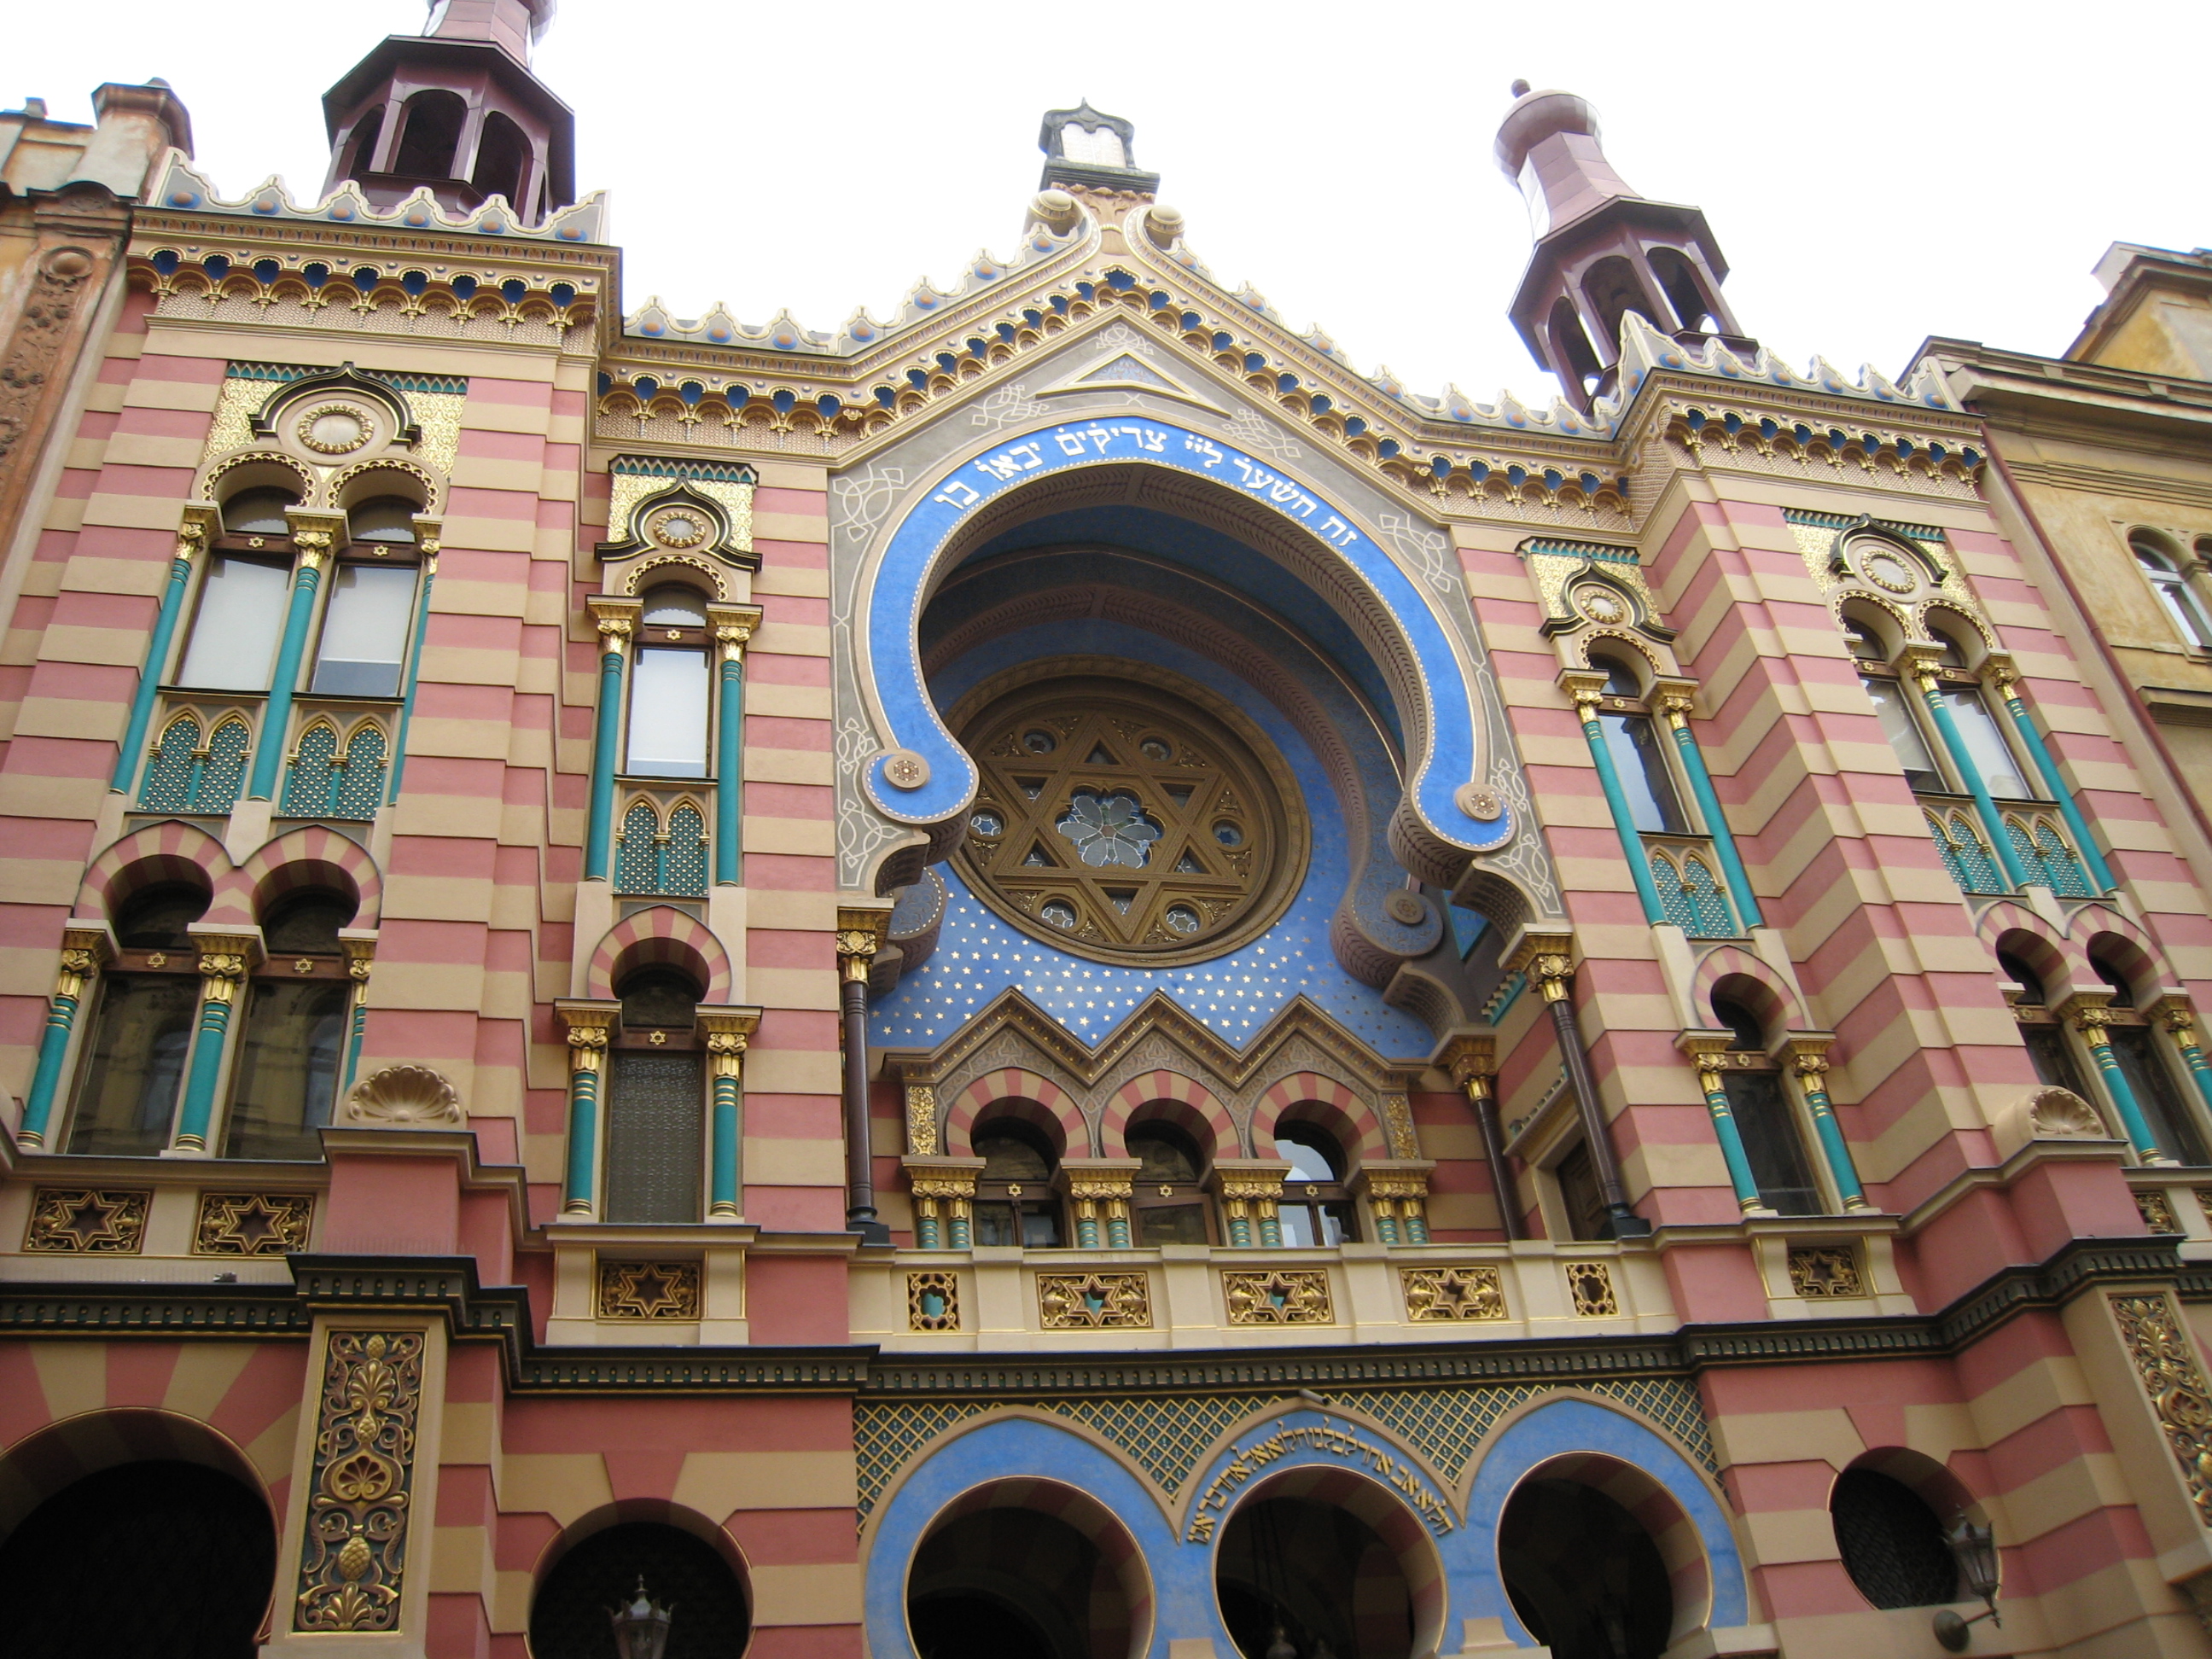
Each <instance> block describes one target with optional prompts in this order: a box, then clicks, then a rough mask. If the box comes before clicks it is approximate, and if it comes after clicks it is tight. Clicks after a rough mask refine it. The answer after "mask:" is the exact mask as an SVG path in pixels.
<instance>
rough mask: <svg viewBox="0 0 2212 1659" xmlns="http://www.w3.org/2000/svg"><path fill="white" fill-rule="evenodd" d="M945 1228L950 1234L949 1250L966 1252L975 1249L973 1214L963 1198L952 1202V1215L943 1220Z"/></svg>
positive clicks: (967, 1202)
mask: <svg viewBox="0 0 2212 1659" xmlns="http://www.w3.org/2000/svg"><path fill="white" fill-rule="evenodd" d="M945 1228H946V1231H948V1232H950V1233H951V1236H952V1237H951V1249H956V1250H966V1249H974V1248H975V1211H974V1210H972V1209H971V1208H969V1201H968V1200H966V1199H964V1198H956V1199H954V1200H952V1213H951V1215H949V1216H947V1217H946V1218H945Z"/></svg>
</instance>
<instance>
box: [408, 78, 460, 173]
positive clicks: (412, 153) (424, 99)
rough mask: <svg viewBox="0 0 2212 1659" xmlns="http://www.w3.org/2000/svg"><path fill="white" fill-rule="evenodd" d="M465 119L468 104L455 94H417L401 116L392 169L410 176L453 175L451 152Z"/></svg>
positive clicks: (436, 92)
mask: <svg viewBox="0 0 2212 1659" xmlns="http://www.w3.org/2000/svg"><path fill="white" fill-rule="evenodd" d="M468 118H469V106H467V105H466V104H465V103H464V102H462V101H461V97H460V94H458V93H452V92H445V91H431V92H418V93H416V94H415V95H414V96H413V97H412V98H410V99H409V100H407V108H406V110H405V112H404V113H403V115H402V117H401V120H402V122H403V124H404V125H401V127H400V129H399V154H398V155H397V156H396V157H394V158H393V161H392V171H393V172H394V173H402V174H404V175H405V176H406V177H407V178H410V179H450V178H452V177H453V152H454V151H455V150H456V149H459V147H460V142H461V128H462V127H463V126H464V125H465V124H466V123H467V121H468Z"/></svg>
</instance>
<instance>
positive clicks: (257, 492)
mask: <svg viewBox="0 0 2212 1659" xmlns="http://www.w3.org/2000/svg"><path fill="white" fill-rule="evenodd" d="M299 504H300V497H299V495H298V493H297V492H296V491H295V490H290V489H280V488H278V487H276V485H273V484H264V485H262V486H260V487H258V488H257V489H241V490H240V491H239V492H238V493H237V494H236V495H233V496H231V497H230V498H229V500H228V501H225V502H223V504H222V528H223V532H224V533H225V534H226V535H231V536H289V535H290V534H291V533H292V521H291V520H289V519H287V518H286V517H285V516H284V509H285V508H286V507H297V506H298V505H299Z"/></svg>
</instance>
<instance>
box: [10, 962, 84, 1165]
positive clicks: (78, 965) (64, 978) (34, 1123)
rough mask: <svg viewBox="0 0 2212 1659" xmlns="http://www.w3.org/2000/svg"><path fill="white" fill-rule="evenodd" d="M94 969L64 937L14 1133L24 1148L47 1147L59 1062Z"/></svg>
mask: <svg viewBox="0 0 2212 1659" xmlns="http://www.w3.org/2000/svg"><path fill="white" fill-rule="evenodd" d="M93 969H94V957H93V953H92V951H91V950H90V949H89V948H88V947H87V946H85V945H79V944H77V943H76V939H72V938H70V936H69V935H67V934H64V936H63V945H62V965H61V972H60V973H59V974H58V975H56V976H55V979H54V997H53V1001H52V1005H51V1006H48V1008H47V1010H46V1031H45V1034H44V1035H43V1036H40V1039H39V1065H38V1069H37V1070H36V1071H34V1072H33V1073H32V1074H31V1092H30V1093H29V1094H28V1095H27V1096H25V1097H24V1099H23V1125H22V1127H21V1128H20V1129H18V1130H17V1131H16V1132H15V1139H17V1140H19V1141H21V1143H22V1144H23V1145H24V1146H33V1147H37V1146H45V1145H46V1126H47V1125H48V1124H49V1123H50V1122H52V1120H53V1115H54V1102H55V1100H56V1098H57V1097H58V1096H59V1094H60V1092H61V1081H62V1061H63V1060H64V1059H65V1058H67V1057H68V1054H69V1042H70V1031H71V1030H74V1029H75V1028H76V1014H77V1010H78V1009H79V1008H80V1007H82V1006H83V999H84V987H85V985H86V983H87V982H88V981H89V980H90V979H91V977H92V974H93Z"/></svg>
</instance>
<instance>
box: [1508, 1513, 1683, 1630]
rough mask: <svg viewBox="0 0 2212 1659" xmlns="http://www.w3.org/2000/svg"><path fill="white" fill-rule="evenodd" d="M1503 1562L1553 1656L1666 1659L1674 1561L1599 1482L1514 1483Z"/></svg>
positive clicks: (1522, 1614) (1523, 1615)
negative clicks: (1669, 1562) (1669, 1561)
mask: <svg viewBox="0 0 2212 1659" xmlns="http://www.w3.org/2000/svg"><path fill="white" fill-rule="evenodd" d="M1642 1507H1643V1506H1642V1505H1641V1504H1639V1505H1638V1512H1641V1510H1642ZM1498 1576H1499V1577H1500V1578H1501V1579H1503V1580H1504V1588H1505V1594H1506V1595H1507V1597H1508V1598H1509V1599H1510V1601H1512V1603H1513V1611H1514V1613H1516V1615H1517V1616H1518V1617H1519V1619H1520V1620H1521V1622H1522V1624H1523V1625H1525V1626H1527V1627H1528V1632H1529V1634H1530V1635H1532V1636H1534V1638H1536V1640H1537V1642H1538V1643H1539V1644H1541V1645H1543V1646H1545V1647H1547V1648H1548V1649H1550V1650H1551V1652H1552V1653H1553V1656H1554V1659H1659V1655H1660V1653H1661V1652H1662V1650H1664V1649H1665V1648H1666V1647H1667V1645H1668V1637H1669V1635H1670V1634H1671V1633H1672V1627H1673V1625H1674V1587H1673V1586H1672V1585H1670V1583H1668V1570H1667V1561H1666V1559H1665V1557H1663V1556H1662V1555H1661V1554H1660V1553H1659V1547H1658V1546H1657V1545H1656V1544H1655V1543H1654V1542H1653V1541H1652V1537H1651V1534H1650V1533H1649V1532H1647V1531H1645V1530H1644V1524H1643V1522H1640V1521H1638V1519H1637V1516H1636V1515H1635V1514H1632V1513H1631V1512H1630V1510H1628V1509H1627V1508H1626V1506H1625V1505H1624V1504H1621V1503H1620V1501H1618V1500H1617V1499H1615V1498H1613V1497H1611V1496H1609V1495H1608V1494H1607V1493H1606V1492H1601V1491H1600V1490H1599V1489H1598V1488H1597V1487H1596V1486H1592V1485H1585V1484H1584V1483H1583V1482H1582V1481H1580V1480H1544V1479H1536V1480H1524V1481H1522V1483H1521V1484H1520V1485H1519V1486H1516V1487H1515V1488H1514V1491H1513V1496H1512V1497H1511V1498H1510V1499H1509V1500H1508V1501H1507V1503H1506V1505H1505V1508H1504V1512H1503V1513H1502V1514H1501V1515H1500V1516H1498Z"/></svg>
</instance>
